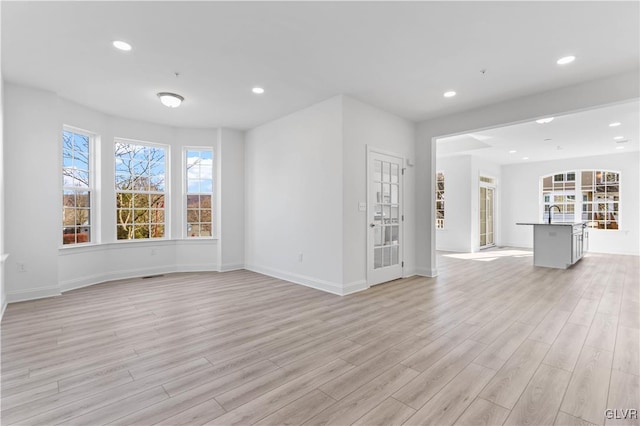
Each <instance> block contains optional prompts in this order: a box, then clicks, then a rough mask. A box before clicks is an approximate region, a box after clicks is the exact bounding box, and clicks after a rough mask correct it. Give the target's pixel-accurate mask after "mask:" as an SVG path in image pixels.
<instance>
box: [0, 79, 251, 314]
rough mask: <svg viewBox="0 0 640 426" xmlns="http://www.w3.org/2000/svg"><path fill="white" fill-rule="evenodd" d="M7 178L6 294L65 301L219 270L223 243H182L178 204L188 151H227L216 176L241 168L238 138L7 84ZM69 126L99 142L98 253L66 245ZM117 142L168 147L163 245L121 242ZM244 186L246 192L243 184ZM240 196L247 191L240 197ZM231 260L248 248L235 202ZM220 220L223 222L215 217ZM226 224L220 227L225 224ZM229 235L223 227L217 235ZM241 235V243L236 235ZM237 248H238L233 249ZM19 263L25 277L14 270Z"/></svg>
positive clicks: (16, 297)
mask: <svg viewBox="0 0 640 426" xmlns="http://www.w3.org/2000/svg"><path fill="white" fill-rule="evenodd" d="M5 89H6V93H5V114H6V116H5V117H6V121H5V123H6V134H5V135H6V137H5V158H4V164H5V166H6V173H7V175H8V176H11V185H7V188H6V190H7V192H6V201H7V203H5V205H4V206H5V207H4V209H5V215H6V220H7V223H8V224H10V226H8V227H7V233H6V235H5V244H6V250H7V251H8V252H10V253H11V254H12V255H11V258H10V262H8V263H7V271H6V272H7V289H8V299H9V301H18V300H27V299H32V298H37V297H45V296H51V295H56V294H59V293H60V292H61V291H66V290H70V289H72V288H77V287H82V286H85V285H89V284H94V283H97V282H102V281H105V280H110V279H117V278H125V277H133V276H143V275H150V274H157V273H165V272H174V271H193V270H218V269H219V268H220V262H219V260H220V257H221V256H222V253H221V252H220V250H219V247H220V244H221V241H220V240H219V239H203V240H190V239H182V238H183V233H184V226H183V220H184V212H183V208H184V207H183V197H182V186H183V181H182V175H183V173H184V169H183V164H182V162H183V160H182V159H183V148H184V147H186V146H208V147H212V148H214V153H215V155H216V158H218V157H219V154H220V151H221V146H222V147H224V146H228V147H229V148H228V150H229V152H230V154H229V159H228V160H225V159H222V160H221V162H220V163H219V164H218V167H217V170H216V171H217V173H218V175H217V176H216V180H217V181H218V182H220V181H221V179H220V174H219V173H220V170H221V169H223V168H227V169H229V170H235V169H239V170H242V168H243V159H242V156H241V155H238V154H237V152H241V151H242V145H243V141H242V134H241V133H237V132H221V131H219V130H218V129H180V128H172V127H167V126H161V125H155V124H150V123H143V122H137V121H133V120H128V119H125V118H120V117H112V116H108V115H105V114H103V113H100V112H97V111H93V110H91V109H88V108H85V107H83V106H80V105H77V104H75V103H72V102H69V101H67V100H64V99H60V98H58V97H57V96H56V95H55V94H54V93H51V92H47V91H43V90H38V89H33V88H28V87H24V86H19V85H14V84H7V85H6V86H5ZM63 125H70V126H74V127H78V128H81V129H85V130H88V131H91V132H94V133H95V134H97V135H99V138H97V139H98V141H97V142H98V143H97V155H98V161H97V162H98V163H99V164H101V167H100V168H99V169H98V170H99V173H98V175H97V176H96V178H97V179H96V197H95V200H94V201H95V203H94V208H95V209H96V211H97V212H98V213H99V217H98V218H97V219H98V220H97V223H98V224H99V225H100V226H98V227H96V228H95V229H94V237H96V238H97V242H99V244H98V245H91V246H82V247H79V246H78V247H69V246H67V247H64V248H62V247H61V241H60V237H61V236H60V231H61V221H62V215H61V208H60V201H61V198H60V197H61V174H60V164H61V160H58V159H59V158H61V154H60V152H61V151H60V144H61V130H62V126H63ZM114 137H120V138H127V139H134V140H140V141H148V142H156V143H162V144H166V145H168V146H169V168H168V174H169V179H170V185H169V186H168V203H167V205H169V206H170V212H169V213H170V214H169V218H170V219H169V221H168V223H167V225H168V226H167V228H168V231H169V238H167V239H165V240H160V241H136V242H130V241H127V242H122V241H120V242H118V241H116V233H115V221H116V219H115V206H114V204H115V189H114V185H113V181H114V160H113V139H114ZM239 187H240V188H242V184H240V185H239ZM218 190H219V191H218V192H219V193H224V192H225V191H227V192H230V193H233V192H236V193H237V192H238V184H237V183H230V187H229V189H227V188H226V185H225V184H224V183H221V186H220V187H219V188H218ZM240 198H242V191H241V190H240ZM225 213H226V214H227V216H228V217H229V218H230V219H229V222H228V223H229V224H230V227H231V231H230V232H229V233H228V235H229V239H230V242H229V247H230V252H231V253H233V254H230V255H229V256H230V259H237V258H238V257H237V256H238V252H239V251H240V250H241V249H238V247H237V245H238V243H237V240H238V239H239V240H240V241H242V235H241V234H242V229H241V228H242V226H240V227H239V226H238V223H242V220H241V219H237V218H238V217H242V216H243V211H242V204H241V203H235V204H234V203H230V206H229V207H228V209H227V210H226V212H225ZM219 216H222V215H219ZM223 226H224V225H223ZM219 231H220V235H223V234H224V233H225V232H224V228H219ZM234 236H235V237H234ZM234 244H235V247H234ZM18 263H23V264H24V265H25V269H26V272H18V270H17V264H18Z"/></svg>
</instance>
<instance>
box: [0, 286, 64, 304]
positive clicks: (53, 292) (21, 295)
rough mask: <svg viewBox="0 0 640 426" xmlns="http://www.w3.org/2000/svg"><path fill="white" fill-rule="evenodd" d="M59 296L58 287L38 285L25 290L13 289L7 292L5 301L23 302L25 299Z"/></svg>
mask: <svg viewBox="0 0 640 426" xmlns="http://www.w3.org/2000/svg"><path fill="white" fill-rule="evenodd" d="M52 296H60V288H59V287H39V288H32V289H31V290H27V291H13V292H9V293H7V303H15V302H24V301H27V300H35V299H44V298H45V297H52Z"/></svg>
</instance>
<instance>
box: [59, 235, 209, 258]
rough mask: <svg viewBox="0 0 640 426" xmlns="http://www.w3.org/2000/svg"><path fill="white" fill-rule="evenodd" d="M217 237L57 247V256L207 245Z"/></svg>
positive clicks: (122, 241)
mask: <svg viewBox="0 0 640 426" xmlns="http://www.w3.org/2000/svg"><path fill="white" fill-rule="evenodd" d="M217 241H218V238H217V237H206V238H203V237H200V238H174V239H169V238H166V239H163V238H158V239H153V240H119V241H113V242H109V243H90V244H74V245H73V246H70V245H67V246H60V247H58V254H59V255H63V256H64V255H70V254H76V253H83V252H93V251H101V250H120V249H122V248H124V247H161V246H167V245H177V244H185V243H187V244H207V243H213V242H217Z"/></svg>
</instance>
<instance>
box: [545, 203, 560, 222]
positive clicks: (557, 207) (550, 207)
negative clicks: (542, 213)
mask: <svg viewBox="0 0 640 426" xmlns="http://www.w3.org/2000/svg"><path fill="white" fill-rule="evenodd" d="M554 207H555V208H556V209H558V213H560V214H562V210H560V207H559V206H556V205H555V204H554V205H552V206H549V210H548V212H549V225H551V209H552V208H554Z"/></svg>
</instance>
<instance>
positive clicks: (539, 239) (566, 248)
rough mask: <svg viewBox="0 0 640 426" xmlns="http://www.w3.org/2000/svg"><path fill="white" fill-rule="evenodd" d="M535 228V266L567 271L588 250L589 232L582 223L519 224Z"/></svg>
mask: <svg viewBox="0 0 640 426" xmlns="http://www.w3.org/2000/svg"><path fill="white" fill-rule="evenodd" d="M516 225H531V226H533V264H534V265H535V266H544V267H547V268H561V269H567V268H568V267H569V266H571V265H573V264H574V263H576V262H577V261H579V260H580V259H582V256H583V255H584V253H585V252H586V249H587V246H588V244H587V238H588V235H587V231H586V230H585V224H583V223H582V222H556V223H545V222H536V223H532V222H519V223H516Z"/></svg>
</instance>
